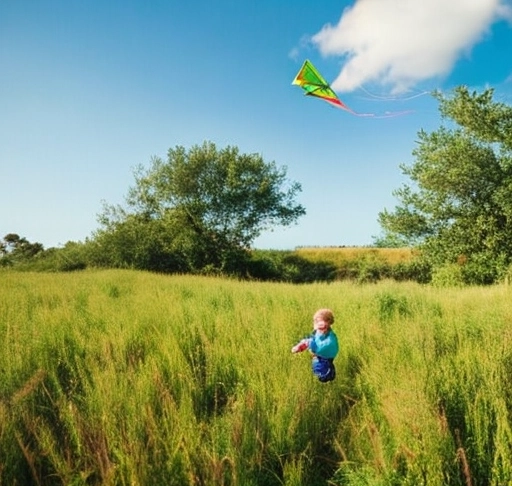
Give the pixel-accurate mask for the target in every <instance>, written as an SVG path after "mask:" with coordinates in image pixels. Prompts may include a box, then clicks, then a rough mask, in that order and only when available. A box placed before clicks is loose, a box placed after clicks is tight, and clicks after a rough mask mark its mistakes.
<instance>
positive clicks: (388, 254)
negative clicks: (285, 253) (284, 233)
mask: <svg viewBox="0 0 512 486" xmlns="http://www.w3.org/2000/svg"><path fill="white" fill-rule="evenodd" d="M294 251H295V253H297V254H298V255H300V256H302V257H303V258H307V259H308V260H311V261H313V262H315V261H317V262H318V261H328V262H332V263H333V264H334V265H336V266H337V267H340V266H342V265H343V264H344V263H346V262H353V261H355V260H360V259H364V258H366V259H374V260H378V261H381V262H383V263H387V264H389V265H396V264H398V263H405V262H409V261H411V260H412V259H413V258H414V257H415V250H413V249H412V248H371V247H361V246H358V247H352V246H345V247H300V248H296V249H295V250H294Z"/></svg>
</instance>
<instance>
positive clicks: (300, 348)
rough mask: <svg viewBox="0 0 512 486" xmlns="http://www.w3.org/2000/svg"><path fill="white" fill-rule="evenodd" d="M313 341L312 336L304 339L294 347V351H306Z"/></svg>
mask: <svg viewBox="0 0 512 486" xmlns="http://www.w3.org/2000/svg"><path fill="white" fill-rule="evenodd" d="M311 341H312V339H311V338H304V339H302V340H301V341H299V342H298V343H297V344H296V345H295V346H294V347H293V348H292V353H301V352H302V351H305V350H306V349H308V348H309V345H310V343H311Z"/></svg>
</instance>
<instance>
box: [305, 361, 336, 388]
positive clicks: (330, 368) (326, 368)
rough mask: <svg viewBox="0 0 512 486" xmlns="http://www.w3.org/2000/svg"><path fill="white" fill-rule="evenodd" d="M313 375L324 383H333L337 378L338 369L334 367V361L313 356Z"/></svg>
mask: <svg viewBox="0 0 512 486" xmlns="http://www.w3.org/2000/svg"><path fill="white" fill-rule="evenodd" d="M311 367H312V368H313V373H314V374H315V376H316V377H317V378H318V379H319V380H320V381H321V382H322V383H325V382H327V381H332V380H334V378H336V368H335V367H334V360H333V359H328V358H322V357H321V356H313V359H312V361H311Z"/></svg>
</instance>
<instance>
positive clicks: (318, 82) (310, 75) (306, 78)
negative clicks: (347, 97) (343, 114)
mask: <svg viewBox="0 0 512 486" xmlns="http://www.w3.org/2000/svg"><path fill="white" fill-rule="evenodd" d="M292 84H296V85H298V86H300V87H301V88H302V89H303V90H304V91H305V93H304V94H305V95H308V96H316V97H317V98H320V99H322V100H324V101H327V103H330V104H331V105H334V106H335V107H336V108H342V109H343V110H347V111H349V112H351V113H352V110H351V109H350V108H349V107H348V106H347V105H345V104H344V103H342V102H341V101H340V99H339V98H338V96H337V95H336V93H335V92H334V91H333V90H332V88H331V87H330V86H329V83H328V82H327V81H326V80H325V79H324V78H323V77H322V75H321V74H320V73H319V72H318V71H317V70H316V68H315V66H313V64H312V63H311V62H310V61H309V60H308V59H306V60H305V61H304V64H303V65H302V67H301V68H300V71H299V72H298V73H297V76H295V79H294V80H293V81H292Z"/></svg>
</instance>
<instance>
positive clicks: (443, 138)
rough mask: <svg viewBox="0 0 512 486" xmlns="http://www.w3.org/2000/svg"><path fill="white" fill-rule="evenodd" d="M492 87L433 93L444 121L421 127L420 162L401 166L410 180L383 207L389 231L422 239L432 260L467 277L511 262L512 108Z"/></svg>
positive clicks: (476, 278) (484, 276)
mask: <svg viewBox="0 0 512 486" xmlns="http://www.w3.org/2000/svg"><path fill="white" fill-rule="evenodd" d="M493 94H494V92H493V90H492V89H487V90H485V91H484V92H483V93H481V94H477V93H476V92H472V93H471V92H469V90H468V89H467V88H466V87H459V88H457V89H455V90H454V91H453V93H451V94H450V95H449V96H444V95H441V94H439V93H437V94H436V97H437V99H438V100H439V103H440V113H441V114H442V116H443V121H444V122H445V123H444V124H443V125H442V126H441V127H440V128H439V129H438V130H435V131H433V132H431V133H427V132H426V131H424V130H421V131H420V132H419V133H418V137H419V140H418V145H417V147H416V148H415V150H414V151H413V156H414V157H415V161H414V162H413V164H412V165H410V166H407V165H404V164H402V165H401V166H400V168H401V170H402V172H403V174H404V175H406V176H408V177H409V178H410V180H411V183H409V184H404V185H403V186H402V187H401V188H399V189H397V190H396V191H394V193H393V194H394V195H395V196H396V197H397V199H398V200H399V204H398V205H397V206H396V207H395V209H394V211H388V210H384V211H382V212H381V213H379V223H380V225H381V227H382V228H383V229H384V231H385V233H386V237H387V238H390V237H391V236H393V237H395V238H400V239H402V240H404V241H407V242H408V243H409V244H411V245H415V246H419V247H420V248H421V250H422V253H423V254H424V256H425V258H427V259H428V260H429V261H430V262H431V263H432V264H433V266H441V265H446V264H458V265H460V267H461V268H462V271H463V274H464V278H465V280H466V281H467V282H470V283H491V282H493V281H495V280H496V279H498V278H500V277H501V276H503V274H504V273H505V272H506V271H507V269H508V267H509V265H510V263H511V261H512V108H511V107H510V106H507V105H505V104H504V103H500V102H496V101H494V100H493ZM446 122H449V123H446Z"/></svg>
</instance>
